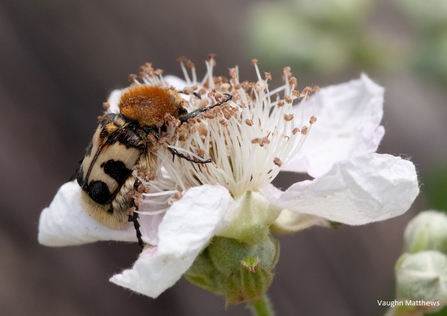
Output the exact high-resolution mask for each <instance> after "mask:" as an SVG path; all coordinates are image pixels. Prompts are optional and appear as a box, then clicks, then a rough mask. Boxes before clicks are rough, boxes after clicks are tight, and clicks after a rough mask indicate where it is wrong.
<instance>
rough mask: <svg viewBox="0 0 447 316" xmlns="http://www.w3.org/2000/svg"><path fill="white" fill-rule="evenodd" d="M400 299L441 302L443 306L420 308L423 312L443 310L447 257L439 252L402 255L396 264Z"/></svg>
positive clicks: (446, 288)
mask: <svg viewBox="0 0 447 316" xmlns="http://www.w3.org/2000/svg"><path fill="white" fill-rule="evenodd" d="M395 273H396V284H397V285H396V288H397V297H398V298H399V299H405V300H413V301H439V302H440V306H436V305H437V304H436V302H435V304H434V306H421V308H422V309H423V310H424V311H435V310H438V309H441V308H442V307H443V306H444V304H445V303H446V302H447V256H445V255H444V254H442V253H440V252H437V251H432V250H428V251H421V252H418V253H415V254H408V253H406V254H403V255H402V256H401V257H400V258H399V260H398V261H397V263H396V267H395Z"/></svg>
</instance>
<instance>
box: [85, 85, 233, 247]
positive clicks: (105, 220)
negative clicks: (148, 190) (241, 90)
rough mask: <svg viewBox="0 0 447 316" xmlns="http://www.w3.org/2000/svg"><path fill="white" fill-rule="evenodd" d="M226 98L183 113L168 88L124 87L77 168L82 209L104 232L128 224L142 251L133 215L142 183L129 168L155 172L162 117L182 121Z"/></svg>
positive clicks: (177, 99)
mask: <svg viewBox="0 0 447 316" xmlns="http://www.w3.org/2000/svg"><path fill="white" fill-rule="evenodd" d="M226 96H227V98H226V99H225V100H222V101H221V102H218V103H217V104H214V105H211V106H208V107H205V108H200V109H198V110H196V111H193V112H191V113H187V110H186V109H185V107H184V104H185V102H186V101H185V100H184V99H182V98H181V97H180V96H179V94H178V93H177V92H176V91H174V90H172V89H168V88H162V87H159V86H152V85H143V84H141V85H133V86H131V87H129V88H128V90H127V91H126V92H124V93H123V94H122V96H121V98H120V101H119V105H118V107H119V109H120V113H117V114H115V113H108V114H105V115H104V116H103V117H102V119H101V122H100V124H99V126H98V128H97V129H96V131H95V133H94V135H93V139H92V142H91V144H90V145H89V146H88V148H87V150H86V154H85V157H84V159H83V161H82V163H81V166H80V167H79V169H78V172H77V175H76V178H77V181H78V183H79V185H80V186H81V188H82V201H83V204H84V209H85V210H86V211H87V212H88V213H89V215H90V216H91V217H92V218H94V219H95V220H97V221H99V222H101V223H102V224H104V225H106V226H108V227H112V228H117V229H119V228H123V227H124V226H125V225H126V223H128V222H129V221H132V222H133V223H134V226H135V229H136V232H137V238H138V242H139V244H140V246H141V247H143V246H144V243H143V241H142V239H141V233H140V231H139V229H138V228H139V224H138V221H137V218H138V215H137V214H135V213H134V212H133V209H134V207H135V206H136V205H135V202H134V196H135V192H136V191H137V190H138V187H139V185H140V184H141V183H140V181H139V180H138V179H137V177H136V172H134V167H135V166H136V165H138V168H139V169H140V170H145V171H146V172H148V173H151V172H156V171H157V169H158V168H159V166H158V162H157V157H156V156H155V154H153V151H152V150H153V149H154V148H153V147H154V146H158V144H157V143H156V142H154V141H153V140H154V139H157V140H158V137H159V132H160V131H161V130H162V129H163V125H164V124H165V123H164V122H165V118H166V115H171V116H172V117H175V118H178V119H179V120H180V122H185V121H187V120H188V119H189V118H192V117H195V116H197V115H198V114H200V113H202V112H204V111H206V110H208V109H210V108H213V107H216V106H219V105H221V104H223V103H225V102H227V101H229V100H230V99H231V95H229V94H226ZM151 135H153V136H154V137H155V138H154V137H152V136H151ZM170 150H171V149H170ZM171 153H172V154H173V155H177V156H180V157H181V158H185V159H188V160H191V161H192V162H195V163H206V162H209V160H203V161H202V160H201V161H197V160H194V159H189V158H188V157H186V156H184V155H182V154H180V153H178V152H177V151H176V150H174V149H172V150H171Z"/></svg>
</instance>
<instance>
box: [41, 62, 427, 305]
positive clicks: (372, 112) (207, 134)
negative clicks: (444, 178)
mask: <svg viewBox="0 0 447 316" xmlns="http://www.w3.org/2000/svg"><path fill="white" fill-rule="evenodd" d="M253 64H254V67H255V70H256V76H257V81H256V82H241V81H240V79H239V73H238V68H233V69H230V78H229V79H227V78H224V77H214V76H213V65H214V60H213V59H212V58H211V59H210V60H209V61H208V62H207V74H206V76H205V78H204V79H203V80H202V81H201V82H199V81H198V80H197V76H196V73H195V68H194V65H193V64H192V63H190V62H188V63H187V64H186V66H187V67H189V68H190V69H191V70H190V72H189V71H188V70H187V67H185V64H184V61H183V60H181V66H182V68H183V70H184V74H185V81H183V80H180V79H178V78H175V77H170V76H167V77H163V76H161V73H160V71H158V70H154V69H153V68H152V67H151V65H150V64H147V65H145V67H143V68H142V73H141V74H140V78H141V80H140V81H141V82H139V81H137V80H136V79H135V84H149V85H163V86H166V87H169V86H174V87H175V89H176V90H178V91H181V93H182V96H183V97H184V98H185V100H187V101H188V106H189V110H190V111H191V110H194V109H197V108H200V107H203V106H206V105H211V104H216V103H218V102H223V101H225V100H227V102H225V103H223V104H222V105H220V106H218V107H215V108H213V109H211V110H208V111H206V112H204V113H203V114H201V115H200V116H198V117H195V118H192V119H189V120H188V122H187V123H186V124H182V125H180V124H179V121H178V120H176V119H174V118H169V117H168V118H166V123H165V126H166V130H165V131H164V132H163V133H162V135H161V137H160V138H159V139H155V138H154V140H153V141H154V142H158V144H159V146H158V147H157V148H158V150H157V151H155V152H154V155H156V156H157V157H158V161H159V165H160V168H159V170H158V171H157V172H156V173H155V174H149V173H147V172H145V170H140V169H139V168H138V166H136V168H135V171H134V174H135V175H136V176H138V178H139V180H140V181H141V182H142V183H143V185H144V186H145V188H146V191H147V192H146V193H138V194H137V195H136V196H135V201H136V204H137V205H138V213H139V216H140V224H141V232H142V235H143V236H142V238H143V240H144V242H145V243H146V244H147V245H146V247H145V248H144V250H143V251H142V253H141V254H140V256H139V258H138V259H137V261H136V262H135V264H134V266H133V267H132V268H131V269H128V270H124V271H123V272H122V273H120V274H117V275H115V276H113V277H112V278H111V279H110V280H111V281H112V282H114V283H116V284H118V285H121V286H124V287H126V288H129V289H132V290H133V291H136V292H139V293H142V294H145V295H148V296H151V297H157V296H158V295H159V294H160V293H162V292H163V291H164V290H166V289H167V288H169V287H170V286H172V285H173V284H174V283H175V282H176V281H177V280H178V279H179V278H180V277H181V276H182V275H183V274H184V273H185V272H187V270H188V269H192V268H191V267H192V266H193V263H194V260H199V258H198V256H199V254H200V253H202V254H203V253H205V252H202V251H203V250H204V249H205V248H206V247H207V245H208V244H209V243H210V241H211V239H212V238H213V237H214V236H219V238H226V239H228V240H234V242H233V244H234V243H240V244H241V245H243V246H241V247H242V248H244V249H248V250H247V251H246V252H245V253H246V254H247V256H249V258H247V260H245V259H244V260H243V265H244V266H246V267H247V269H249V270H250V271H251V272H252V271H258V270H256V269H258V267H259V266H260V267H261V268H262V269H263V268H264V267H266V266H268V267H269V269H268V271H264V270H262V272H260V274H261V275H263V278H264V279H265V280H266V281H265V282H267V283H268V282H271V276H270V274H269V273H270V271H271V270H272V269H273V268H274V266H275V264H276V261H277V257H278V246H277V244H276V243H275V242H273V241H269V240H270V230H273V231H276V232H293V231H298V230H301V229H304V228H307V227H310V226H313V225H321V226H330V225H331V223H332V222H337V223H345V224H349V225H362V224H366V223H370V222H374V221H380V220H385V219H388V218H391V217H394V216H398V215H400V214H402V213H404V212H405V211H406V210H408V208H409V207H410V205H411V204H412V202H413V201H414V199H415V198H416V196H417V194H418V192H419V188H418V181H417V175H416V171H415V167H414V165H413V164H412V163H411V162H410V161H408V160H405V159H402V158H400V157H395V156H391V155H385V154H377V153H375V151H376V150H377V147H378V145H379V143H380V140H381V138H382V137H383V135H384V128H383V127H382V126H380V121H381V118H382V113H383V112H382V104H383V93H384V90H383V88H381V87H380V86H378V85H376V84H375V83H374V82H372V81H371V80H370V79H369V78H368V77H367V76H366V75H362V76H361V78H360V79H358V80H354V81H351V82H348V83H345V84H341V85H337V86H332V87H328V88H324V89H321V90H320V91H319V92H317V91H318V89H317V88H316V87H314V88H310V87H307V88H304V89H303V90H301V91H298V90H296V89H297V80H296V78H294V77H292V75H291V73H290V68H288V67H286V68H285V69H284V71H283V79H284V82H285V83H284V85H283V86H281V87H279V88H276V89H273V90H270V88H269V85H268V83H269V81H270V80H271V75H270V74H269V73H266V74H265V75H264V77H262V76H261V74H260V71H259V69H258V67H257V64H256V61H254V62H253ZM314 92H317V93H314ZM121 94H122V91H115V92H114V93H112V95H111V97H110V99H109V104H110V108H109V111H117V104H118V101H119V98H120V95H121ZM311 94H312V96H311ZM229 96H231V100H230V98H229ZM169 149H170V150H169ZM172 150H175V151H176V152H178V153H180V154H182V155H183V156H184V157H189V158H191V159H195V160H196V161H198V160H201V159H203V160H206V159H210V160H211V162H210V163H203V164H202V163H195V162H191V161H190V160H191V159H189V160H188V159H183V158H181V157H175V156H174V157H173V156H172V154H171V151H172ZM280 171H293V172H304V173H308V174H309V175H310V176H311V177H312V178H313V179H312V180H307V181H302V182H297V183H295V184H294V185H292V186H291V187H290V188H288V189H287V190H285V191H281V190H279V189H277V188H275V187H274V186H273V185H272V184H271V182H272V181H273V179H274V178H275V177H276V176H277V175H278V173H279V172H280ZM80 194H81V189H80V187H79V186H78V185H77V183H75V182H70V183H67V184H65V185H63V186H62V187H61V189H60V190H59V192H58V193H57V195H56V197H55V198H54V200H53V202H52V203H51V205H50V206H49V207H48V208H46V209H44V210H43V212H42V215H41V218H40V223H39V242H40V243H42V244H44V245H48V246H63V245H74V244H82V243H87V242H94V241H98V240H121V241H136V238H135V232H134V230H133V226H132V225H131V224H129V226H128V227H126V228H125V229H123V230H116V229H111V228H107V227H105V226H103V225H101V224H100V223H98V222H96V221H95V220H93V219H92V218H90V217H89V216H88V215H87V213H86V212H84V211H83V210H82V206H81V202H80ZM219 240H220V239H219ZM224 240H225V239H224ZM216 244H217V243H216ZM216 244H213V245H214V246H213V248H212V249H211V248H210V249H209V250H207V251H206V255H209V254H212V253H213V252H219V251H217V250H214V249H215V248H216V246H215V245H216ZM237 247H238V246H235V248H237ZM247 247H248V248H247ZM255 248H256V249H260V250H259V251H261V252H262V253H261V254H260V253H258V252H255V253H254V254H252V249H255ZM207 249H208V248H207ZM219 255H223V254H218V255H217V256H219ZM201 256H202V255H201ZM225 256H228V253H226V254H225ZM250 256H252V257H253V260H252V258H251V257H250ZM244 258H245V257H244ZM259 258H260V259H259ZM200 260H202V257H200ZM200 260H199V261H200ZM215 261H216V260H215ZM217 261H218V260H217ZM219 269H221V270H219V271H220V272H219V273H224V272H222V271H224V270H225V271H226V270H227V269H228V266H224V267H222V268H219ZM192 270H194V269H192ZM192 270H190V271H192ZM259 271H261V270H259ZM196 272H197V269H195V270H194V273H196ZM251 272H250V273H251ZM241 273H242V272H241ZM189 276H190V277H191V274H190V275H189ZM196 277H197V275H196V274H194V278H196ZM191 278H192V277H191ZM264 279H263V280H264ZM195 280H197V278H196V279H195ZM237 282H238V280H235V281H234V282H233V283H232V284H233V285H232V286H235V285H234V284H238V283H237ZM260 282H261V281H260ZM196 283H198V284H201V285H202V286H204V287H206V288H209V287H212V286H211V285H210V284H211V283H213V284H217V285H216V287H215V288H211V290H212V291H214V292H218V293H224V294H225V295H226V296H227V299H228V297H229V295H227V294H226V293H227V292H225V291H226V290H223V289H222V288H220V287H219V286H221V283H220V282H219V280H214V279H213V280H209V279H207V280H205V281H203V282H202V283H201V282H196ZM268 284H270V283H268ZM242 287H243V286H242ZM265 290H266V289H263V291H265ZM247 291H248V292H250V291H251V289H247ZM250 293H251V292H250ZM247 295H248V294H247ZM250 295H252V294H250ZM259 295H263V293H255V294H253V296H250V297H247V298H244V299H241V300H240V301H231V302H242V301H249V300H251V299H254V298H257V297H258V296H259ZM230 296H231V295H230ZM238 299H240V298H238Z"/></svg>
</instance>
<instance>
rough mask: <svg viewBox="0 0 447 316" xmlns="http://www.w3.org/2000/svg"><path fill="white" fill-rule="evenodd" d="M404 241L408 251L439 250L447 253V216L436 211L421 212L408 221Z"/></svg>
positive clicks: (405, 248)
mask: <svg viewBox="0 0 447 316" xmlns="http://www.w3.org/2000/svg"><path fill="white" fill-rule="evenodd" d="M404 243H405V245H404V250H405V251H406V252H410V253H415V252H418V251H422V250H437V251H440V252H442V253H445V254H447V216H446V215H445V214H444V213H441V212H436V211H425V212H422V213H420V214H419V215H417V216H416V217H415V218H413V219H412V220H411V221H410V222H409V223H408V225H407V228H406V229H405V233H404Z"/></svg>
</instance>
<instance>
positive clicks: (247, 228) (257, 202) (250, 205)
mask: <svg viewBox="0 0 447 316" xmlns="http://www.w3.org/2000/svg"><path fill="white" fill-rule="evenodd" d="M233 214H234V216H233V218H231V219H230V221H231V222H230V223H229V224H228V225H227V226H226V228H225V229H224V230H223V231H222V232H220V233H219V236H223V237H228V238H234V239H237V240H239V241H242V242H245V243H247V244H257V243H259V242H261V241H262V240H264V239H265V238H266V236H267V235H268V234H269V228H270V224H272V223H273V222H274V221H275V219H276V218H277V217H278V216H279V214H280V210H279V209H276V208H272V206H271V204H270V202H269V200H268V199H267V198H266V197H265V196H264V195H262V194H261V193H259V192H252V191H247V192H245V193H244V194H243V195H241V196H240V197H238V198H236V205H235V207H234V209H233Z"/></svg>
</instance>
